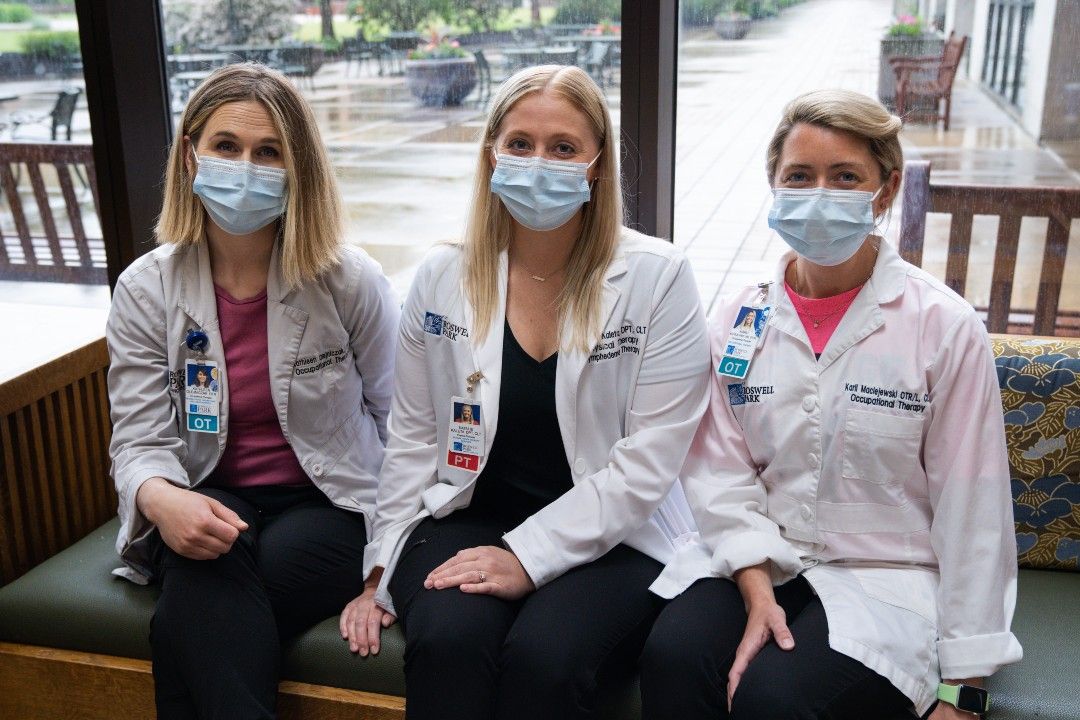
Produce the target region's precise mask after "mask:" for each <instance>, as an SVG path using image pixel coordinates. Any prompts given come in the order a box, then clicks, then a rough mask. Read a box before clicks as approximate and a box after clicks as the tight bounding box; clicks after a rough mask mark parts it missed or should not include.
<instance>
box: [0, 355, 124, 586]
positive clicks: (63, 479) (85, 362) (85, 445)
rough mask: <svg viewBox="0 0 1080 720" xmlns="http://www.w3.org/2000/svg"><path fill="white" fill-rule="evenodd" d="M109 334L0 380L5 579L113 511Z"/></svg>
mask: <svg viewBox="0 0 1080 720" xmlns="http://www.w3.org/2000/svg"><path fill="white" fill-rule="evenodd" d="M107 366H108V352H107V350H106V348H105V341H104V339H101V340H97V341H94V342H92V343H90V344H88V345H86V346H84V347H82V348H79V349H78V350H75V351H74V352H72V353H69V354H67V355H65V356H64V357H61V358H58V359H56V360H54V361H53V362H50V363H47V364H46V365H43V366H41V367H39V368H35V369H34V370H31V371H30V372H27V373H25V374H23V375H20V376H19V377H17V378H14V379H12V380H9V381H7V382H5V383H3V384H2V385H0V445H2V448H0V463H2V464H0V585H3V584H5V583H8V582H10V581H11V580H14V579H15V578H17V577H19V576H20V575H22V574H23V573H25V572H26V571H27V570H29V569H30V568H32V567H33V566H35V565H37V564H38V563H40V562H42V561H43V560H46V559H47V558H49V557H51V556H52V555H55V554H56V553H57V552H59V551H60V550H63V549H64V548H66V547H68V546H69V545H71V544H72V543H73V542H75V541H76V540H78V539H79V538H81V537H83V536H84V535H86V534H87V533H89V532H90V531H91V530H93V529H94V528H96V527H98V526H99V525H101V524H102V523H104V522H105V521H106V520H108V519H109V518H110V517H112V516H113V515H114V514H115V513H116V504H117V499H116V492H115V491H114V490H113V486H112V481H111V480H110V479H109V457H108V448H109V440H110V436H111V427H110V424H109V399H108V389H107V385H106V368H107Z"/></svg>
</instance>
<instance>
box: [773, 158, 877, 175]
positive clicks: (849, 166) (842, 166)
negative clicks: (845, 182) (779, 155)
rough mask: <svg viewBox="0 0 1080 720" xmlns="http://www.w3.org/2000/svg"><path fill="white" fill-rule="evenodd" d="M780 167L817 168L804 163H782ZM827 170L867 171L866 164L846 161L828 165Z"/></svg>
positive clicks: (794, 168)
mask: <svg viewBox="0 0 1080 720" xmlns="http://www.w3.org/2000/svg"><path fill="white" fill-rule="evenodd" d="M782 167H783V169H784V170H814V169H816V168H817V166H816V165H814V164H813V163H804V162H789V163H784V164H783V166H782ZM828 169H829V170H830V171H832V170H862V171H863V172H866V171H867V166H866V163H861V162H858V161H856V160H846V161H843V162H837V163H833V164H831V165H829V168H828Z"/></svg>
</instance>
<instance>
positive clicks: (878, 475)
mask: <svg viewBox="0 0 1080 720" xmlns="http://www.w3.org/2000/svg"><path fill="white" fill-rule="evenodd" d="M922 429H923V420H922V418H916V417H902V416H898V415H888V414H885V413H879V412H871V411H868V410H856V409H850V410H848V411H847V421H846V423H845V425H844V467H843V475H844V477H846V478H852V479H855V480H863V481H865V482H869V483H873V484H875V485H888V484H890V483H891V482H892V481H893V479H894V478H898V479H901V480H902V479H903V478H905V477H907V476H908V475H909V474H910V470H911V469H912V468H913V467H914V466H915V465H918V464H919V463H920V462H921V460H920V455H921V450H922Z"/></svg>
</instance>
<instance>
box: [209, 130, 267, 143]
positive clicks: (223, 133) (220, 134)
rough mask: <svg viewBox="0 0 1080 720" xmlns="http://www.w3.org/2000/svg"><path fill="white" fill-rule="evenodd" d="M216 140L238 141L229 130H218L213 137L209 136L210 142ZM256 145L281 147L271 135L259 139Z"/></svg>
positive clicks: (234, 134)
mask: <svg viewBox="0 0 1080 720" xmlns="http://www.w3.org/2000/svg"><path fill="white" fill-rule="evenodd" d="M217 138H221V139H224V140H237V141H239V140H240V136H239V135H237V134H236V133H234V132H231V131H229V130H218V131H217V132H215V133H214V134H213V135H211V136H210V139H211V140H214V139H217ZM257 144H259V145H281V141H280V140H278V139H277V138H276V137H274V136H273V135H267V136H266V137H264V138H260V139H259V140H258V142H257Z"/></svg>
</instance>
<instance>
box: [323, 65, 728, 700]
mask: <svg viewBox="0 0 1080 720" xmlns="http://www.w3.org/2000/svg"><path fill="white" fill-rule="evenodd" d="M616 154H617V144H616V138H615V136H614V131H613V129H612V124H611V118H610V116H609V114H608V110H607V107H606V104H605V101H604V97H603V94H602V92H601V91H600V88H598V87H597V86H596V84H595V83H594V82H593V81H592V80H591V79H590V78H589V77H588V75H587V74H585V73H584V72H583V71H581V70H580V69H578V68H574V67H564V66H551V65H549V66H542V67H535V68H528V69H526V70H523V71H521V72H519V73H518V74H517V75H515V76H514V77H512V78H510V79H509V80H508V81H507V82H506V83H505V84H504V85H503V87H502V88H501V89H500V90H499V92H498V93H497V94H496V96H495V98H494V101H493V105H492V111H491V115H490V117H489V118H488V122H487V126H486V128H485V130H484V133H483V137H482V139H481V143H480V148H479V153H478V159H477V173H476V184H475V194H474V197H473V202H472V210H471V213H470V216H469V222H468V226H467V228H466V232H465V238H464V241H463V242H462V243H460V244H458V245H452V246H441V247H438V248H436V249H435V250H434V251H433V252H432V253H431V254H430V255H429V257H428V258H427V259H426V261H425V262H424V264H423V266H422V267H421V268H420V270H419V272H418V273H417V276H416V280H415V281H414V283H413V286H412V290H411V291H410V293H409V297H408V300H407V301H406V304H405V308H404V316H403V320H402V327H401V334H400V342H399V347H398V365H397V369H396V375H395V379H396V388H397V389H396V391H395V395H394V402H393V406H392V412H391V421H390V439H389V442H388V446H387V456H386V460H385V461H384V463H383V467H382V472H381V474H380V480H379V496H378V504H377V513H376V516H377V517H376V523H375V530H374V533H375V539H374V540H373V541H372V543H370V544H369V546H368V551H367V555H368V557H367V558H366V562H365V566H366V567H365V570H366V571H367V572H368V576H367V582H366V585H365V590H364V593H363V594H362V595H361V596H360V597H358V598H357V599H356V600H354V601H353V602H352V603H350V604H349V605H348V607H346V609H345V611H344V613H343V614H342V617H341V632H342V636H343V637H344V638H346V639H347V640H348V641H349V643H350V647H351V648H352V650H353V651H358V652H360V653H361V654H364V655H366V654H368V653H369V652H377V651H378V648H379V630H380V628H381V627H384V626H386V625H388V624H390V623H391V622H393V621H394V619H395V617H400V618H401V620H402V623H403V626H404V631H405V637H406V651H405V673H406V708H407V709H406V713H407V715H408V717H409V718H411V719H412V720H417V719H422V718H457V717H461V718H473V719H475V718H495V717H500V718H514V719H515V720H522V719H523V718H533V717H535V718H553V717H558V718H576V717H586V716H589V715H590V713H591V712H592V711H593V710H594V709H595V705H596V688H597V683H598V679H599V678H602V677H605V676H607V675H608V674H609V673H616V672H618V671H620V670H627V669H628V667H632V664H633V660H634V659H635V658H636V656H637V649H638V648H640V645H641V643H642V641H643V640H644V637H645V634H646V633H647V632H648V628H649V626H650V625H651V623H652V620H653V617H654V614H655V612H656V604H655V601H654V599H652V598H650V596H649V592H648V587H649V584H650V583H651V582H652V581H653V580H654V579H655V578H656V576H657V574H658V573H659V571H660V568H661V566H662V564H663V563H664V562H665V561H666V559H668V558H669V557H670V556H671V555H672V553H673V549H674V547H675V543H676V541H677V538H678V537H679V536H680V535H684V534H687V533H689V531H690V525H689V522H690V521H689V519H688V514H687V512H686V507H685V504H684V501H683V499H682V496H681V495H680V494H679V493H678V492H677V491H676V492H671V490H672V488H673V486H674V481H675V477H676V473H677V471H678V468H679V466H680V465H681V463H682V460H683V457H684V455H685V453H686V450H687V447H688V446H689V442H690V439H691V437H692V436H693V433H694V429H695V427H696V425H697V423H698V420H699V418H700V415H701V412H702V410H703V408H704V403H705V395H706V393H705V388H706V383H707V374H708V352H707V346H706V340H705V326H704V318H703V314H702V312H701V308H700V303H699V301H698V295H697V288H696V284H695V282H694V278H693V276H692V274H691V272H690V268H689V266H688V265H687V263H686V260H685V258H683V256H682V255H681V254H680V253H679V252H678V251H676V250H675V249H674V248H673V247H672V246H671V244H669V243H666V242H662V241H659V240H656V239H654V238H649V237H645V236H643V235H640V234H638V233H635V232H633V231H630V230H628V229H626V228H625V227H623V226H622V209H621V189H620V184H619V175H618V165H617V162H616V160H617V158H616ZM463 405H464V406H471V408H472V409H471V411H470V412H471V417H472V418H473V419H475V420H476V421H477V424H475V425H474V424H471V423H464V422H460V418H461V410H460V408H461V407H462V406H463ZM455 408H457V409H458V410H457V415H456V417H457V418H458V419H457V420H456V419H455ZM620 661H622V663H623V665H625V666H627V667H623V666H620Z"/></svg>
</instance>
